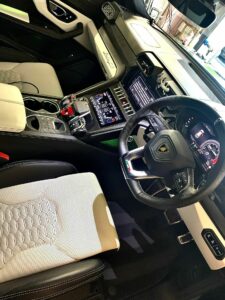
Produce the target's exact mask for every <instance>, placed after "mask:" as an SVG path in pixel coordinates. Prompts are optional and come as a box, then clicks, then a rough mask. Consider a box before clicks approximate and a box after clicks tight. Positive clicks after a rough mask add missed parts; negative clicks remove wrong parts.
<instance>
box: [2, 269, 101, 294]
mask: <svg viewBox="0 0 225 300" xmlns="http://www.w3.org/2000/svg"><path fill="white" fill-rule="evenodd" d="M104 268H105V265H104V264H102V265H101V266H100V267H98V268H96V269H95V270H92V271H89V272H87V273H86V274H84V275H82V276H80V277H79V278H73V279H70V280H65V281H63V282H59V283H57V284H53V285H49V286H46V287H44V288H37V289H34V290H31V289H30V290H25V291H23V292H18V293H14V294H10V295H7V296H3V297H2V298H0V299H8V298H10V297H14V296H23V295H28V294H31V293H37V292H41V291H45V290H50V289H51V288H55V287H60V286H62V285H64V284H68V283H71V282H75V281H79V280H82V279H83V278H85V277H87V276H91V275H93V274H94V273H97V272H100V271H102V270H103V269H104Z"/></svg>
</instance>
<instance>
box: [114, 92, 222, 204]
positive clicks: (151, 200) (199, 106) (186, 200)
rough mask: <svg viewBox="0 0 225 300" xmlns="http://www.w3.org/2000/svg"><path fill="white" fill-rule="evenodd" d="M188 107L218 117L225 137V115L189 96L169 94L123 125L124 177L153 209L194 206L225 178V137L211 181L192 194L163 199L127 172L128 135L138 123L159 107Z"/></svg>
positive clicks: (219, 132) (216, 125) (217, 125)
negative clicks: (125, 158) (223, 118)
mask: <svg viewBox="0 0 225 300" xmlns="http://www.w3.org/2000/svg"><path fill="white" fill-rule="evenodd" d="M181 105H182V106H187V107H189V108H190V109H193V108H194V109H196V110H199V111H201V112H202V111H203V110H204V114H205V115H206V116H210V117H211V118H213V119H214V120H215V122H214V132H215V133H216V136H217V137H219V136H225V123H224V121H223V120H222V118H221V116H220V115H219V114H218V113H217V111H216V110H215V109H214V108H212V107H211V106H210V105H208V104H206V103H205V102H203V101H200V100H198V99H194V98H191V97H187V96H169V97H164V98H160V99H158V100H157V101H155V102H152V103H150V104H149V105H147V106H145V107H144V108H142V109H140V110H139V111H138V112H137V113H136V114H135V115H134V116H132V117H131V118H130V119H129V120H128V121H127V123H126V125H125V127H124V128H123V130H122V132H121V134H120V138H119V153H120V163H121V167H122V170H123V173H124V177H125V179H126V182H127V184H128V187H129V188H130V190H131V192H132V194H133V195H134V197H135V198H136V199H137V200H138V201H140V202H142V203H144V204H147V205H149V206H151V207H153V208H157V209H163V210H165V209H170V208H181V207H185V206H189V205H192V204H194V203H196V202H200V201H202V200H203V199H204V198H205V197H206V196H207V195H209V194H210V193H212V192H213V191H214V190H215V189H216V188H217V187H218V185H219V184H220V183H221V181H222V180H223V179H224V177H225V139H220V141H219V142H220V149H221V151H220V156H219V159H218V162H217V164H216V165H215V167H214V168H213V171H211V172H213V175H212V176H209V178H208V180H207V184H206V185H205V186H204V187H203V188H200V189H199V190H198V191H197V192H195V193H189V194H188V195H185V194H183V195H182V197H181V196H180V195H179V196H176V197H173V198H160V197H155V196H152V195H149V194H147V193H146V192H144V190H143V189H142V187H141V184H140V182H139V181H138V180H136V179H132V178H129V177H127V174H126V172H125V169H126V166H124V159H123V158H124V157H125V155H127V154H128V152H129V149H128V144H127V141H128V138H129V136H130V135H131V134H132V131H133V130H134V129H135V127H136V126H137V125H138V123H139V122H140V121H141V120H142V119H143V118H145V117H146V115H147V114H149V113H150V112H157V111H158V110H159V108H161V107H165V106H169V107H173V106H175V107H178V106H181Z"/></svg>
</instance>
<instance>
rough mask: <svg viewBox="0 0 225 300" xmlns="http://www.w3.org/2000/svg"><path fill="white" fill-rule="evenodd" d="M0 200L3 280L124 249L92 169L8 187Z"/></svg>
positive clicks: (0, 258)
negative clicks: (121, 247) (120, 247)
mask: <svg viewBox="0 0 225 300" xmlns="http://www.w3.org/2000/svg"><path fill="white" fill-rule="evenodd" d="M0 203H1V204H0V227H1V230H0V241H1V242H0V282H5V281H8V280H12V279H16V278H20V277H23V276H27V275H30V274H34V273H37V272H41V271H44V270H48V269H50V268H54V267H58V266H62V265H65V264H68V263H72V262H75V261H79V260H82V259H85V258H87V257H91V256H94V255H96V254H99V253H102V252H104V251H108V250H112V249H117V248H118V247H119V241H118V236H117V233H116V230H115V226H114V223H113V219H112V216H111V214H110V211H109V208H108V206H107V203H106V201H105V198H104V195H103V192H102V190H101V188H100V185H99V183H98V181H97V179H96V177H95V175H94V174H92V173H83V174H73V175H67V176H63V177H59V178H55V179H49V180H43V181H38V182H32V183H27V184H22V185H17V186H12V187H8V188H4V189H1V190H0Z"/></svg>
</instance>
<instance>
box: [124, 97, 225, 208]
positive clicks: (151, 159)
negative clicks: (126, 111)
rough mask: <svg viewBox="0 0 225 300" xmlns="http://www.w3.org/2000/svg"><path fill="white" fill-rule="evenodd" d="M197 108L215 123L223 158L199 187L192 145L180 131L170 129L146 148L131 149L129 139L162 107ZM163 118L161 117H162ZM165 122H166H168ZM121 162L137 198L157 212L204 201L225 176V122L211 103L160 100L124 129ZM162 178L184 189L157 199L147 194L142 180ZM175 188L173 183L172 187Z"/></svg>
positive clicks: (140, 111) (194, 100) (161, 133)
mask: <svg viewBox="0 0 225 300" xmlns="http://www.w3.org/2000/svg"><path fill="white" fill-rule="evenodd" d="M166 107H167V108H168V107H169V108H170V109H179V107H184V108H185V109H194V110H195V111H198V112H201V113H204V115H205V116H208V117H209V118H210V120H212V121H213V126H214V127H213V130H214V133H215V134H216V137H217V139H218V141H219V142H220V156H219V159H218V161H217V163H216V165H215V166H214V167H213V168H212V170H211V171H210V172H209V174H208V176H207V178H206V180H205V182H204V184H203V185H201V186H198V187H197V186H196V184H195V170H196V161H195V158H194V155H193V152H192V151H191V148H190V146H189V145H188V142H187V141H186V140H185V138H184V137H183V135H182V134H181V132H180V131H178V130H174V129H167V128H166V127H165V128H163V129H162V130H160V131H159V132H157V133H156V135H155V136H154V137H153V138H152V139H150V141H148V142H147V143H146V145H145V146H143V147H140V148H136V149H134V150H130V151H129V148H128V139H129V137H130V136H131V135H132V133H133V131H134V129H135V128H136V127H137V126H138V124H139V123H140V122H141V121H142V120H144V119H146V118H148V117H149V116H150V115H154V114H155V115H158V116H159V114H160V109H162V108H166ZM160 117H161V115H160ZM164 121H165V120H164ZM119 152H120V163H121V167H122V171H123V174H124V177H125V179H126V182H127V184H128V186H129V188H130V190H131V192H132V194H133V195H134V197H135V198H136V199H137V200H139V201H141V202H143V203H144V204H147V205H149V206H151V207H154V208H157V209H163V210H164V209H169V208H181V207H185V206H188V205H191V204H194V203H196V202H199V201H201V200H202V199H204V198H205V197H206V196H207V195H209V194H210V193H212V192H213V191H214V190H215V189H216V188H217V186H218V185H219V184H220V183H221V181H222V180H223V178H224V177H225V123H224V121H223V120H222V118H221V116H220V115H219V114H218V113H217V111H216V110H214V108H212V107H211V106H209V105H208V104H206V103H204V102H202V101H200V100H197V99H193V98H190V97H186V96H169V97H164V98H160V99H158V100H157V101H155V102H152V103H150V104H148V105H147V106H145V107H144V108H142V109H140V110H139V111H138V112H137V113H136V114H135V115H134V116H132V117H131V118H130V119H129V120H128V121H127V123H126V125H125V127H124V128H123V130H122V132H121V135H120V139H119ZM137 159H142V160H141V161H142V162H144V166H143V169H142V170H137V169H135V166H134V165H135V160H137ZM159 178H160V179H162V180H163V181H164V182H166V186H167V190H168V191H170V190H171V188H170V187H169V186H168V185H169V184H171V182H173V183H174V181H176V182H179V183H181V184H180V185H179V186H180V188H179V189H178V190H176V192H175V193H174V194H173V195H171V193H170V195H169V194H168V196H166V197H165V198H164V197H156V196H154V195H157V193H154V195H150V194H148V193H147V192H145V191H144V189H143V188H142V186H141V183H140V182H141V181H142V180H146V179H159ZM172 185H173V184H172Z"/></svg>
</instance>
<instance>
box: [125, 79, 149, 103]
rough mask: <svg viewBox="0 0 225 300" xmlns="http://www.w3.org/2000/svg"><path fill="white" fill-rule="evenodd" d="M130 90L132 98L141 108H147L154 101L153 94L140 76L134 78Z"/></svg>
mask: <svg viewBox="0 0 225 300" xmlns="http://www.w3.org/2000/svg"><path fill="white" fill-rule="evenodd" d="M128 89H129V93H130V94H131V95H132V98H133V99H134V100H135V102H136V104H137V105H138V106H139V107H140V108H142V107H145V106H146V105H148V104H149V103H151V102H153V101H154V97H153V95H152V93H151V92H150V90H149V88H148V87H147V85H146V83H145V81H144V79H143V78H142V77H141V76H140V75H139V76H138V77H136V78H134V80H133V81H132V82H131V84H130V85H129V87H128Z"/></svg>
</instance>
